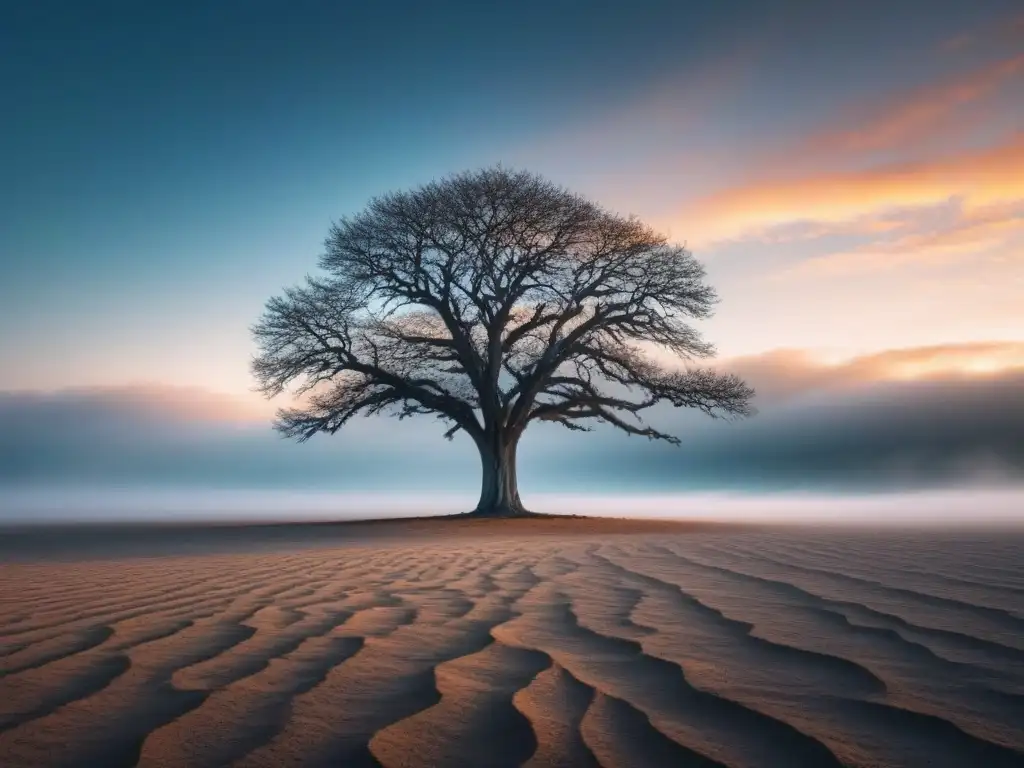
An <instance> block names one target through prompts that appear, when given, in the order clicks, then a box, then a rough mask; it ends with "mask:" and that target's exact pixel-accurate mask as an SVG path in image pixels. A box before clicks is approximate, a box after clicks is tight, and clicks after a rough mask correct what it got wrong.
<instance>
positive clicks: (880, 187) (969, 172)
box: [680, 134, 1024, 245]
mask: <svg viewBox="0 0 1024 768" xmlns="http://www.w3.org/2000/svg"><path fill="white" fill-rule="evenodd" d="M955 199H958V200H960V201H961V203H962V206H963V208H964V209H965V211H967V212H968V213H969V214H970V213H973V212H974V211H975V210H977V209H979V208H984V207H988V206H995V205H999V204H1003V205H1006V204H1013V203H1016V202H1018V201H1024V134H1018V135H1016V136H1014V137H1013V139H1012V140H1010V141H1008V142H1006V143H1004V144H1002V145H1000V146H997V147H994V148H989V149H986V150H983V151H978V152H967V153H962V154H960V155H958V156H955V157H950V158H944V159H937V160H933V161H921V162H915V163H898V164H889V165H883V166H880V167H876V168H871V169H867V170H862V171H851V172H845V173H822V174H813V175H808V176H804V177H801V178H796V179H778V180H771V179H768V180H762V181H754V182H751V183H749V184H746V185H743V186H738V187H735V188H733V189H729V190H726V191H724V192H721V193H718V194H715V195H712V196H709V197H707V198H704V199H703V200H699V201H697V202H696V203H695V204H693V205H692V206H690V207H689V208H688V209H687V210H684V211H683V212H682V216H681V217H680V218H681V220H682V222H683V223H682V224H681V226H680V229H681V230H682V231H687V232H692V233H693V235H692V237H693V238H694V239H695V240H697V241H698V242H700V243H702V244H704V245H708V244H710V243H713V242H715V241H722V240H729V239H745V238H753V239H757V238H759V237H761V236H763V235H764V234H765V233H766V232H771V231H772V230H773V229H776V228H778V227H783V226H786V225H793V224H798V223H827V224H843V225H847V226H848V225H850V224H852V223H855V222H858V221H861V222H865V223H870V222H873V221H877V219H878V218H879V217H880V216H882V215H883V214H885V213H887V212H892V211H896V210H899V209H914V208H922V207H929V206H936V205H941V204H943V203H947V202H949V201H951V200H955Z"/></svg>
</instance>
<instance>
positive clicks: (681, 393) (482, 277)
mask: <svg viewBox="0 0 1024 768" xmlns="http://www.w3.org/2000/svg"><path fill="white" fill-rule="evenodd" d="M325 248H326V250H325V252H324V254H323V255H322V256H321V258H320V266H321V268H322V269H323V272H324V273H325V274H324V275H323V276H321V277H317V278H313V277H307V278H306V282H305V284H304V285H303V286H301V287H297V288H289V289H286V290H285V292H284V295H283V296H278V297H275V298H273V299H271V300H270V301H269V302H268V303H267V305H266V309H265V312H264V314H263V316H262V317H261V318H260V320H259V321H258V322H257V324H256V325H255V326H254V328H253V333H254V335H255V338H256V341H257V344H258V346H259V354H258V355H257V356H256V357H255V359H254V361H253V372H254V374H255V377H256V379H257V380H258V382H259V384H260V389H261V390H262V391H263V392H264V393H265V394H266V395H267V396H270V397H273V396H275V395H278V394H280V393H282V392H284V391H285V390H289V389H290V390H292V391H293V392H294V394H296V395H297V396H299V399H298V402H299V403H301V406H300V407H294V408H289V409H283V410H280V411H279V412H278V417H277V421H276V422H275V427H276V428H277V429H278V430H279V431H280V432H282V433H283V434H285V435H287V436H289V437H295V438H298V439H299V440H300V441H304V440H308V439H309V438H310V437H312V436H313V435H315V434H317V433H318V432H327V433H331V434H333V433H334V432H337V431H338V430H339V429H340V428H341V427H342V426H344V425H345V423H346V422H347V421H348V420H349V419H351V418H352V417H353V416H355V415H356V414H358V413H363V414H367V415H369V414H377V413H385V412H389V413H392V414H395V415H397V416H398V417H399V418H405V417H406V416H414V415H420V414H431V415H433V416H435V417H437V418H438V419H440V420H441V421H442V422H443V423H444V426H445V427H446V429H447V431H446V432H445V433H444V434H445V437H447V438H448V439H451V438H452V437H453V436H454V435H455V434H456V433H457V432H459V431H463V432H465V433H466V434H468V435H469V436H470V437H471V438H472V439H473V442H474V443H475V444H476V446H477V448H478V449H479V451H480V458H481V462H482V464H483V482H482V486H481V490H480V501H479V503H478V504H477V507H476V509H475V511H474V512H473V513H472V514H474V515H479V516H515V515H524V514H529V513H528V512H526V510H525V509H524V507H523V505H522V502H521V501H520V499H519V491H518V488H517V483H516V446H517V444H518V442H519V439H520V437H521V436H522V434H523V431H524V430H525V429H526V428H527V427H528V426H529V425H530V422H532V421H552V422H557V423H559V424H561V425H563V426H565V427H568V428H569V429H572V430H581V431H589V429H590V427H589V426H587V424H586V422H587V421H588V420H596V421H598V422H605V423H607V424H610V425H612V426H614V427H617V428H618V429H621V430H622V431H624V432H626V433H628V434H631V435H642V436H644V437H648V438H651V439H659V440H667V441H669V442H671V443H678V442H679V441H678V439H677V438H676V437H673V436H672V435H669V434H665V433H662V432H659V431H658V430H656V429H653V428H651V427H649V426H646V425H645V424H644V423H643V421H642V420H641V418H640V413H641V412H642V411H644V410H645V409H647V408H650V407H651V406H653V405H654V404H656V403H659V402H662V401H665V402H668V403H671V404H672V405H673V406H677V407H693V408H699V409H700V410H702V411H704V412H705V413H707V414H708V415H710V416H739V415H745V414H747V413H748V412H749V410H750V409H749V402H750V399H751V397H752V395H753V391H752V390H751V389H750V388H749V387H747V386H746V385H745V384H744V383H743V382H742V381H741V380H739V379H738V378H736V377H735V376H731V375H720V374H717V373H715V372H714V371H711V370H707V369H703V368H690V369H686V368H684V367H683V366H682V365H677V366H666V365H662V364H661V363H659V362H657V361H656V360H655V359H654V358H653V356H652V354H651V353H652V352H655V351H657V350H658V349H659V348H660V350H662V351H663V352H668V353H671V355H674V356H676V357H677V358H681V361H682V360H689V361H692V360H694V359H698V358H706V357H709V356H711V355H712V354H713V351H714V350H713V347H712V346H711V345H710V344H707V343H706V342H704V341H703V340H702V339H701V336H700V334H699V333H698V332H697V331H695V330H694V329H693V328H692V327H691V326H690V325H688V324H687V322H686V321H687V320H688V319H691V318H703V317H707V316H708V315H710V314H711V309H712V307H713V305H714V303H715V302H716V301H717V298H716V296H715V293H714V291H713V290H712V289H711V288H710V287H709V286H708V285H706V284H705V283H704V276H705V274H704V270H703V268H702V267H701V265H700V264H699V263H698V262H697V261H696V260H694V258H693V257H692V255H691V254H690V252H689V251H687V250H686V249H685V248H683V247H680V246H676V245H671V244H670V243H669V242H668V241H667V240H666V238H665V237H663V236H661V235H659V234H656V233H655V232H654V231H653V230H652V229H650V228H649V227H647V226H645V225H644V224H643V223H641V222H640V221H638V220H637V219H635V218H632V217H631V218H625V217H622V216H618V215H614V214H612V213H609V212H608V211H606V210H604V209H602V208H601V207H599V206H597V205H595V204H594V203H592V202H590V201H588V200H586V199H584V198H582V197H580V196H578V195H576V194H573V193H571V192H569V191H567V190H565V189H562V188H560V187H558V186H555V185H553V184H551V183H549V182H547V181H545V180H544V179H542V178H540V177H538V176H535V175H532V174H528V173H524V172H511V171H508V170H506V169H503V168H495V169H487V170H482V171H477V172H472V173H464V174H460V175H456V176H452V177H449V178H446V179H444V180H442V181H439V182H434V183H431V184H428V185H426V186H423V187H420V188H419V189H416V190H413V191H411V192H398V193H392V194H388V195H384V196H382V197H377V198H374V199H373V200H371V201H370V203H369V205H368V206H367V207H366V209H365V210H363V211H362V212H361V213H359V214H357V215H355V216H353V217H351V218H345V219H342V220H341V221H340V222H339V223H337V224H335V225H333V226H332V228H331V230H330V233H329V235H328V237H327V239H326V242H325ZM581 422H583V423H581Z"/></svg>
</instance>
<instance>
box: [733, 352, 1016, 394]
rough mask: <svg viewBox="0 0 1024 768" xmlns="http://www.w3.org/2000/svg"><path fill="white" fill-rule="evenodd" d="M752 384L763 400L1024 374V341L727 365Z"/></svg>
mask: <svg viewBox="0 0 1024 768" xmlns="http://www.w3.org/2000/svg"><path fill="white" fill-rule="evenodd" d="M721 367H722V368H724V369H726V370H729V371H732V372H735V373H737V374H739V375H741V376H743V377H744V378H745V379H747V380H748V381H749V382H750V383H751V384H753V385H754V387H755V388H756V389H757V393H758V400H759V401H777V400H779V399H785V398H788V397H792V396H795V395H799V394H801V393H805V392H811V391H818V390H834V389H847V388H859V387H863V386H864V385H866V384H873V383H878V382H887V381H908V380H914V381H918V380H930V379H950V378H971V379H975V378H979V377H986V376H1000V375H1005V374H1007V373H1014V372H1018V371H1024V342H977V343H973V344H943V345H936V346H928V347H914V348H909V349H891V350H886V351H883V352H878V353H874V354H869V355H861V356H857V357H851V358H846V359H842V360H833V361H828V360H825V359H823V358H821V357H818V356H816V355H815V354H814V353H812V352H809V351H807V350H799V349H777V350H773V351H771V352H767V353H764V354H761V355H751V356H747V357H737V358H733V359H731V360H724V361H722V363H721Z"/></svg>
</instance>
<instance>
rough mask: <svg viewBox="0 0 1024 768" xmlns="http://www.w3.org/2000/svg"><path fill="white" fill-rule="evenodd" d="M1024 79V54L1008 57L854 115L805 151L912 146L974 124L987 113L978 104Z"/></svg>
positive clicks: (812, 143) (894, 96)
mask: <svg viewBox="0 0 1024 768" xmlns="http://www.w3.org/2000/svg"><path fill="white" fill-rule="evenodd" d="M1021 75H1024V55H1018V56H1012V57H1009V58H1003V59H1000V60H998V61H995V62H991V63H989V64H986V65H985V66H982V67H980V68H978V69H975V70H973V71H970V72H967V73H963V74H958V75H956V76H953V77H951V78H950V79H948V80H946V81H943V82H938V83H932V84H929V85H926V86H924V87H921V88H917V89H914V90H912V91H910V92H902V93H896V94H893V95H891V96H890V97H889V98H887V99H886V100H885V101H883V102H882V103H880V104H878V105H873V106H870V107H868V108H866V109H865V108H863V107H861V108H857V109H854V110H852V111H851V113H850V114H848V115H845V116H844V118H843V123H844V125H843V127H841V128H833V129H828V130H826V131H824V132H822V133H821V134H820V135H818V136H813V137H811V139H810V140H809V141H808V142H807V143H806V145H805V147H804V148H803V151H811V152H821V153H829V152H865V151H870V150H877V149H890V148H893V147H902V148H904V149H906V148H908V147H912V146H913V145H914V144H915V143H920V142H921V141H924V140H927V139H928V138H929V137H931V136H933V135H935V134H937V133H941V132H948V131H950V130H955V129H957V128H959V127H962V125H963V124H964V123H965V122H966V123H973V122H974V121H975V120H976V119H977V117H978V114H979V111H980V112H981V113H982V114H986V113H987V111H988V110H987V109H986V108H985V107H983V106H980V105H979V102H984V101H985V100H987V99H988V98H990V97H992V96H995V95H998V94H999V91H1000V90H1001V89H1002V88H1003V87H1005V86H1007V85H1008V84H1009V83H1010V82H1012V81H1013V80H1015V79H1017V78H1020V77H1021ZM967 107H970V109H969V110H968V109H966V108H967ZM989 108H991V107H990V106H989Z"/></svg>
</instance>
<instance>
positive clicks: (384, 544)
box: [0, 519, 1024, 768]
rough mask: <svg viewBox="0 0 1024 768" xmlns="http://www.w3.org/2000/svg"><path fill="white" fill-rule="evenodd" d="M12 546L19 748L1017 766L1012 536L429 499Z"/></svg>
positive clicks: (106, 755) (78, 760)
mask: <svg viewBox="0 0 1024 768" xmlns="http://www.w3.org/2000/svg"><path fill="white" fill-rule="evenodd" d="M0 558H3V560H2V562H3V566H2V568H0V765H3V766H5V768H13V767H15V766H49V765H60V766H70V765H75V766H89V767H96V768H117V767H118V766H133V765H141V766H220V765H238V766H291V765H303V766H306V765H308V766H364V765H383V766H491V765H529V766H588V765H589V766H594V765H601V766H609V767H611V766H625V767H628V768H643V766H689V765H730V766H767V765H771V766H786V767H787V768H791V767H792V766H804V765H806V766H830V765H852V766H890V765H891V766H978V767H979V768H981V767H988V766H1004V765H1005V766H1010V765H1013V766H1022V765H1024V568H1022V564H1024V537H1022V536H1021V535H1020V534H1017V535H1012V534H998V535H997V534H993V533H987V534H986V533H965V532H946V533H922V532H896V533H893V532H890V533H888V534H884V535H883V534H881V533H877V532H876V533H870V532H860V533H857V532H852V531H845V532H844V531H824V530H819V531H809V530H800V529H768V530H766V529H761V530H754V529H745V530H744V529H732V528H699V527H695V526H685V525H672V524H656V523H639V522H632V523H627V522H616V521H594V520H586V519H577V520H571V519H570V520H556V521H550V520H528V521H483V522H468V521H467V522H457V521H451V520H447V521H442V520H439V521H411V522H401V523H380V524H376V525H372V524H365V525H353V524H348V525H326V526H325V525H309V526H269V527H249V528H231V529H200V528H194V529H192V528H189V529H186V528H181V529H120V528H119V529H100V530H92V531H84V532H83V531H76V530H72V529H69V530H66V531H49V532H48V533H31V534H17V533H11V532H7V533H5V534H4V535H3V539H2V541H0Z"/></svg>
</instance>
